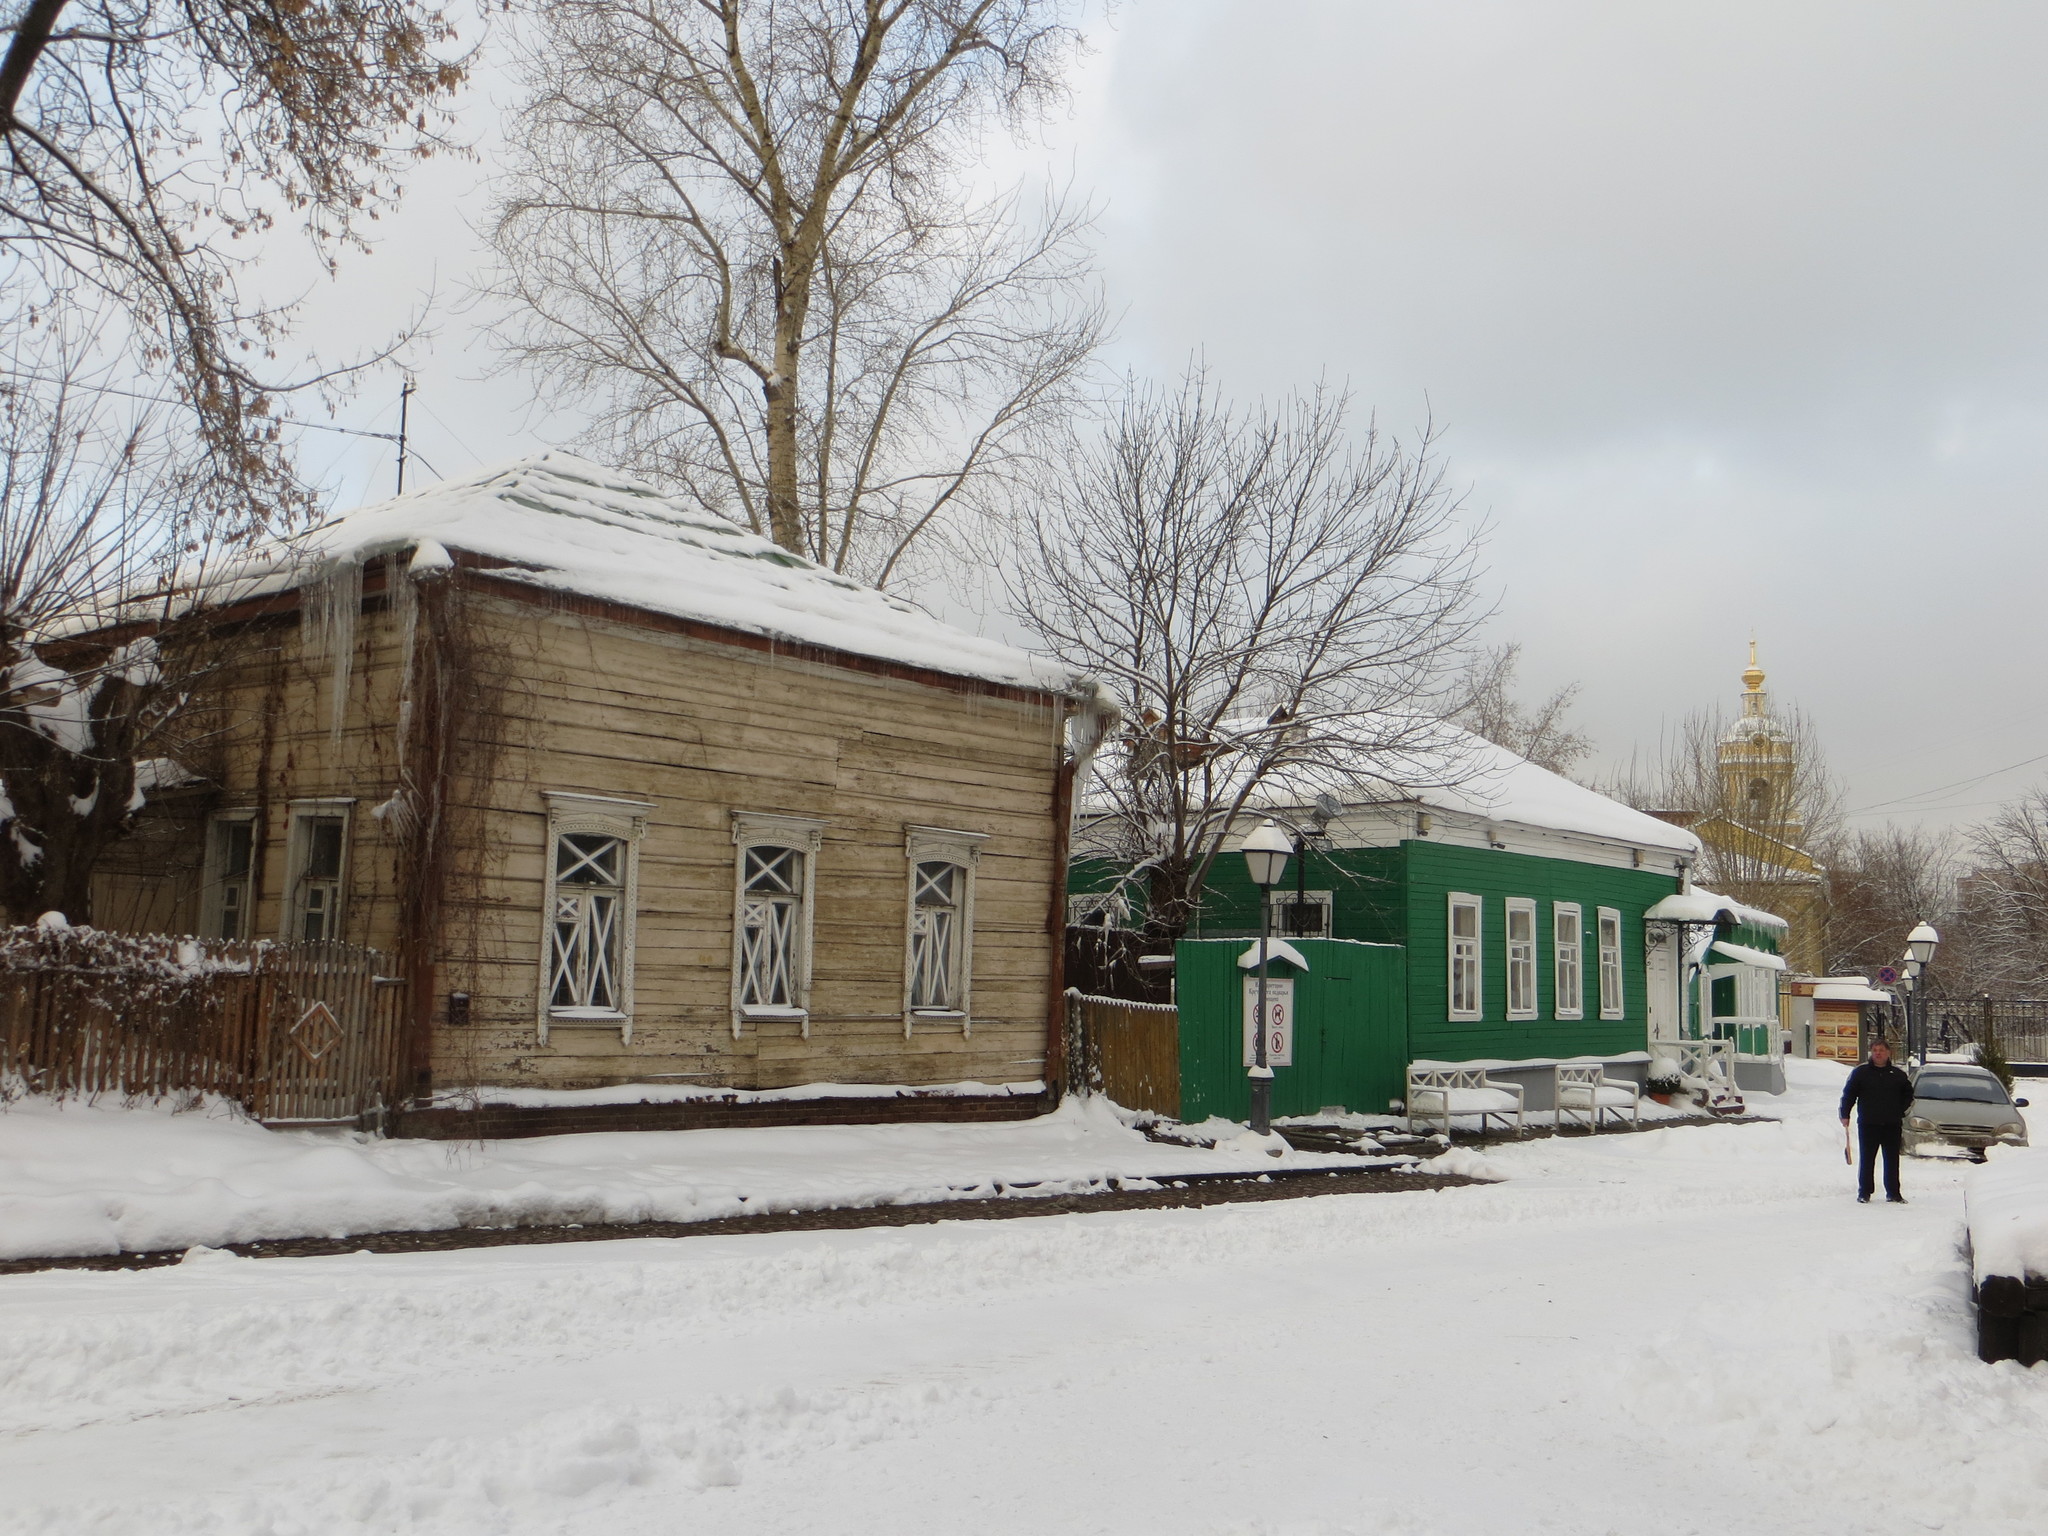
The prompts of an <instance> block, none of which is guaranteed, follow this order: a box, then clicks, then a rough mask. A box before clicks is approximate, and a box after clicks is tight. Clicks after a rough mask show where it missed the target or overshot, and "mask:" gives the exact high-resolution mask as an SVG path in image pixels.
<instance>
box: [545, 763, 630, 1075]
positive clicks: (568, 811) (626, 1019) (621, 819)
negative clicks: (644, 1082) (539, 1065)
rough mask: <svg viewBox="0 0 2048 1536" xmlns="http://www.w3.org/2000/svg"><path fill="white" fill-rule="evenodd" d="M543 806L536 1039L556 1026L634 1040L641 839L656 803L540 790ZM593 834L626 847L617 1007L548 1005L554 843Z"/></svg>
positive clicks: (627, 1042) (552, 939)
mask: <svg viewBox="0 0 2048 1536" xmlns="http://www.w3.org/2000/svg"><path fill="white" fill-rule="evenodd" d="M540 794H541V799H542V800H543V801H544V802H545V803H546V805H547V811H548V820H547V840H546V842H544V843H543V844H542V845H541V882H542V883H541V902H540V963H539V966H538V967H537V969H538V972H539V979H538V982H537V984H536V986H535V989H534V992H535V1002H536V1004H537V1014H538V1018H537V1027H538V1033H539V1035H540V1043H541V1044H542V1045H546V1044H547V1043H548V1035H549V1032H550V1031H551V1030H556V1029H616V1030H617V1031H618V1032H619V1043H620V1044H621V1045H631V1044H632V1043H633V951H634V949H635V947H636V946H635V940H636V938H637V937H638V930H639V917H640V843H641V840H642V839H643V838H644V837H645V836H646V835H647V818H648V816H649V815H650V814H651V813H652V812H653V810H654V806H653V805H652V804H651V803H649V802H648V801H645V800H617V799H612V798H610V797H608V796H604V795H584V794H576V793H573V792H571V791H569V790H560V789H544V790H542V791H541V792H540ZM574 832H586V833H595V834H597V835H599V836H602V837H616V838H618V839H620V840H621V841H622V842H623V843H624V844H625V845H626V847H625V851H626V868H625V889H624V892H623V894H622V896H621V898H620V904H621V906H622V907H623V908H624V910H623V912H622V913H621V914H620V920H621V922H622V924H623V926H622V927H621V928H620V930H619V1003H620V1006H619V1008H618V1009H617V1010H616V1011H613V1010H609V1009H598V1008H550V1007H549V1006H548V982H549V972H550V971H551V970H552V969H553V961H554V943H555V862H556V861H555V844H556V842H557V841H558V840H559V839H560V838H561V837H562V836H563V835H564V834H566V833H574Z"/></svg>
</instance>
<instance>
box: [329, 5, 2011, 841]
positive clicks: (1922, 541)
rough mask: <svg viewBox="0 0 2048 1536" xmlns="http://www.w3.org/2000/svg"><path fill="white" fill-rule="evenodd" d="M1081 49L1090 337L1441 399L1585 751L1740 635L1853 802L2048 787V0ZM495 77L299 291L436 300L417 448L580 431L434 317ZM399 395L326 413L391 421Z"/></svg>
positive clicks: (1943, 820) (1515, 18) (1672, 691)
mask: <svg viewBox="0 0 2048 1536" xmlns="http://www.w3.org/2000/svg"><path fill="white" fill-rule="evenodd" d="M1090 38H1091V42H1092V44H1093V48H1094V52H1093V54H1092V56H1091V57H1090V58H1089V59H1088V60H1087V61H1086V63H1085V64H1084V66H1083V67H1082V69H1081V72H1080V74H1079V75H1078V76H1077V79H1076V94H1075V99H1074V103H1073V109H1072V112H1071V113H1070V114H1069V115H1068V116H1067V117H1065V118H1064V119H1062V120H1061V121H1059V122H1057V123H1055V124H1053V125H1051V127H1050V128H1049V129H1048V130H1047V132H1046V134H1045V142H1044V143H1043V144H1042V145H1039V144H1034V145H1031V146H1025V147H1004V148H1002V149H1001V151H1000V153H999V155H998V157H997V167H996V171H997V174H999V175H1003V176H1013V175H1016V176H1033V175H1040V174H1044V173H1045V171H1046V169H1047V168H1051V169H1052V170H1053V172H1054V173H1055V174H1059V175H1067V174H1071V175H1072V176H1073V178H1074V180H1075V182H1076V184H1077V185H1078V187H1079V188H1080V189H1081V190H1083V191H1085V192H1087V193H1089V194H1090V195H1092V196H1093V197H1094V199H1095V200H1096V202H1097V203H1098V204H1099V205H1100V207H1101V210H1102V215H1101V221H1100V259H1101V265H1102V274H1103V279H1104V282H1105V285H1106V288H1107V291H1108V294H1109V297H1110V300H1111V303H1112V305H1113V307H1114V308H1115V309H1116V310H1117V312H1118V314H1119V317H1120V318H1119V326H1118V334H1117V339H1116V342H1115V344H1114V348H1113V351H1112V354H1111V357H1110V359H1109V361H1110V362H1111V364H1112V365H1113V366H1115V367H1117V368H1125V367H1128V368H1134V369H1137V370H1138V371H1140V372H1146V373H1153V374H1159V375H1171V374H1173V373H1174V372H1176V371H1177V370H1178V369H1180V368H1181V367H1183V366H1184V365H1185V364H1186V362H1187V360H1188V358H1189V357H1190V356H1191V355H1193V354H1196V353H1199V354H1201V355H1203V356H1204V357H1206V359H1207V361H1208V362H1209V364H1210V366H1211V368H1212V369H1213V371H1214V372H1215V374H1216V375H1217V377H1218V380H1219V382H1221V383H1222V384H1223V385H1224V386H1225V387H1227V388H1228V389H1230V390H1232V391H1234V392H1236V393H1238V394H1241V395H1246V396H1252V395H1258V394H1262V393H1272V392H1276V391H1279V390H1284V389H1287V388H1291V387H1294V386H1297V385H1301V384H1306V383H1311V382H1313V381H1314V380H1316V379H1317V378H1319V377H1327V378H1329V379H1331V380H1333V381H1340V382H1348V383H1349V384H1350V385H1351V386H1352V388H1353V389H1354V390H1355V391H1356V393H1357V395H1358V397H1359V400H1360V402H1361V404H1362V405H1363V406H1366V407H1369V408H1372V409H1375V410H1377V412H1378V414H1379V417H1380V420H1381V421H1382V423H1383V424H1385V425H1388V426H1393V427H1400V428H1408V427H1411V426H1413V425H1414V424H1415V423H1417V422H1419V421H1420V420H1421V418H1422V417H1423V415H1424V413H1425V412H1426V411H1428V412H1433V413H1434V415H1435V418H1436V420H1437V421H1438V423H1439V424H1440V425H1441V426H1443V427H1445V428H1446V429H1447V436H1446V440H1445V441H1446V448H1447V452H1448V455H1449V459H1450V463H1451V466H1452V470H1453V473H1454V476H1455V478H1456V479H1457V480H1458V481H1459V482H1460V483H1462V484H1464V485H1465V486H1467V487H1469V496H1468V506H1469V507H1470V509H1471V511H1472V513H1473V515H1474V517H1475V518H1481V519H1484V520H1485V521H1486V522H1487V523H1488V524H1489V525H1490V528H1491V537H1490V543H1489V546H1488V557H1487V564H1488V567H1489V581H1490V582H1491V583H1492V584H1493V588H1494V590H1495V591H1496V592H1497V594H1498V598H1499V604H1500V616H1499V619H1498V621H1497V623H1496V625H1495V635H1496V637H1497V638H1499V639H1504V640H1505V639H1513V640H1519V641H1521V642H1522V643H1523V645H1524V647H1525V653H1524V683H1525V685H1526V687H1527V689H1528V691H1530V692H1531V693H1535V692H1540V691H1546V690H1547V689H1548V688H1550V687H1554V686H1556V685H1558V684H1561V683H1566V682H1572V681H1577V682H1579V683H1580V684H1581V685H1582V687H1583V692H1582V694H1581V696H1580V704H1579V708H1578V717H1577V718H1578V723H1579V724H1580V726H1581V727H1582V728H1583V729H1585V730H1586V731H1587V732H1589V733H1590V734H1591V735H1592V736H1593V737H1594V739H1595V740H1596V741H1597V742H1598V744H1599V746H1600V749H1601V755H1602V760H1603V762H1607V763H1612V762H1615V761H1619V760H1624V759H1626V758H1627V757H1628V756H1629V754H1630V753H1631V751H1633V750H1637V749H1641V750H1643V751H1645V752H1654V750H1655V748H1656V744H1657V741H1658V738H1659V734H1660V731H1661V730H1662V729H1664V728H1665V727H1666V726H1667V725H1669V724H1671V723H1673V722H1675V721H1676V720H1677V719H1678V718H1679V717H1681V716H1683V715H1684V714H1685V713H1686V712H1688V711H1689V710H1692V709H1695V708H1699V707H1702V706H1706V705H1711V704H1713V703H1716V702H1722V703H1725V704H1727V705H1729V706H1730V707H1732V705H1733V700H1734V695H1735V694H1736V692H1737V691H1738V690H1739V687H1740V684H1739V683H1738V681H1737V674H1738V673H1739V672H1740V670H1741V668H1742V666H1743V663H1744V660H1745V652H1746V645H1747V641H1748V639H1749V637H1750V635H1751V634H1752V633H1754V634H1755V636H1756V637H1757V639H1758V641H1759V643H1760V646H1761V649H1762V659H1763V661H1764V664H1765V666H1766V667H1767V668H1768V670H1769V673H1770V686H1771V689H1772V691H1773V693H1774V694H1775V695H1776V696H1777V698H1778V699H1780V700H1782V701H1787V702H1796V703H1797V704H1799V705H1800V706H1802V707H1803V708H1805V709H1806V710H1807V711H1808V713H1809V714H1810V715H1811V716H1812V717H1813V719H1814V720H1815V722H1816V723H1817V725H1818V726H1819V728H1820V731H1821V734H1822V737H1823V739H1824V741H1825V742H1826V744H1827V748H1828V751H1829V754H1830V757H1831V760H1832V761H1833V763H1834V765H1835V767H1836V768H1837V769H1838V771H1839V772H1840V773H1841V774H1842V775H1843V776H1844V777H1845V778H1846V779H1847V781H1848V784H1849V791H1850V798H1849V804H1850V805H1851V806H1852V807H1855V808H1863V807H1872V808H1874V809H1873V810H1872V811H1871V812H1870V813H1869V814H1867V815H1865V816H1863V817H1861V818H1860V824H1865V825H1874V824H1877V823H1878V822H1881V821H1882V820H1883V819H1884V818H1885V817H1887V816H1896V817H1897V818H1898V819H1900V820H1904V821H1923V820H1924V821H1926V822H1928V823H1930V824H1934V825H1947V824H1950V823H1962V822H1967V821H1970V820H1974V819H1976V818H1977V817H1979V816H1981V815H1982V814H1984V812H1985V811H1986V810H1987V809H1988V808H1989V807H1990V806H1991V805H1993V804H1995V803H1996V802H1998V801H1999V800H2001V799H2003V798H2007V797H2009V796H2011V795H2014V794H2017V793H2019V792H2021V791H2023V790H2025V789H2026V788H2028V787H2029V786H2030V785H2031V784H2032V783H2034V782H2036V780H2037V779H2039V778H2048V761H2043V762H2037V763H2032V764H2030V765H2029V766H2026V767H2017V768H2010V769H2009V765H2015V764H2019V763H2021V762H2022V760H2025V759H2032V758H2035V757H2036V756H2038V755H2042V754H2048V721H2044V719H2043V712H2042V703H2043V692H2044V682H2043V677H2042V668H2043V661H2044V658H2043V654H2042V651H2043V647H2042V635H2043V621H2044V610H2048V581H2044V576H2048V525H2044V519H2043V517H2042V515H2041V512H2042V509H2043V507H2044V505H2048V346H2044V342H2048V334H2044V333H2048V88H2044V86H2043V82H2044V80H2048V6H2043V5H2041V4H2039V3H2038V0H2035V3H2011V4H1997V3H1988V0H1972V3H1971V4H1969V5H1966V6H1958V5H1940V4H1933V3H1919V4H1904V3H1889V0H1840V3H1830V0H1794V3H1790V4H1788V3H1786V0H1773V3H1755V4H1744V3H1737V0H1719V3H1717V4H1715V5H1711V6H1708V5H1701V4H1699V3H1697V0H1685V3H1669V4H1666V3H1658V0H1603V3H1588V4H1558V3H1548V0H1499V3H1490V4H1489V3H1478V0H1472V3H1461V0H1398V3H1397V0H1386V3H1375V0H1123V3H1122V4H1121V5H1119V7H1118V8H1117V10H1116V13H1115V15H1114V17H1113V18H1112V20H1111V21H1110V22H1109V23H1108V24H1103V23H1102V22H1100V21H1099V20H1098V21H1097V22H1095V23H1094V24H1092V25H1091V27H1090ZM502 91H503V87H502V86H500V85H499V84H497V83H496V81H495V78H494V77H492V76H489V75H487V76H486V77H485V79H484V81H483V84H482V88H481V89H480V91H479V92H478V93H477V94H476V95H474V96H473V97H472V98H471V102H470V111H471V121H470V132H471V133H472V135H473V136H475V137H477V138H478V140H479V142H480V144H481V147H482V150H483V158H482V159H481V160H480V161H479V162H475V163H460V164H458V163H456V162H453V161H439V162H435V163H433V164H432V165H430V166H429V167H428V168H427V170H426V173H425V174H424V175H422V176H421V177H420V178H419V179H418V181H417V183H416V186H415V193H414V196H413V197H412V198H411V199H410V201H409V205H408V207H407V209H406V210H405V211H404V212H403V213H401V214H400V215H399V217H398V218H397V219H396V220H393V221H390V222H388V223H387V224H386V226H385V230H386V234H385V238H384V242H383V245H382V247H381V248H380V250H379V251H378V253H377V254H376V255H375V256H373V257H371V258H368V259H367V260H362V261H358V262H356V263H355V264H354V265H353V266H352V267H351V269H350V270H349V271H348V272H347V273H346V274H345V275H344V278H343V279H342V280H341V282H340V283H339V284H338V285H336V286H333V287H325V286H323V287H318V288H315V289H313V290H312V291H311V293H310V295H309V299H308V310H307V314H306V327H305V332H306V335H307V336H308V338H309V339H310V340H312V341H314V342H316V343H318V344H321V345H326V346H333V345H336V344H339V343H342V342H351V343H353V342H360V341H366V340H369V339H371V338H372V337H373V336H374V335H376V334H377V333H378V332H379V331H380V329H381V330H388V329H389V328H390V327H391V326H393V325H395V324H397V323H398V322H399V321H400V320H401V319H402V317H403V315H404V313H405V312H406V310H407V309H408V308H409V307H410V306H412V305H413V304H415V303H416V302H417V301H418V298H419V296H420V295H421V294H423V293H424V292H426V291H427V290H428V289H429V288H434V289H436V290H437V291H438V292H439V294H440V296H441V302H440V304H439V305H438V307H437V310H436V322H435V323H436V326H437V334H436V336H435V337H434V338H433V340H432V341H431V343H429V344H427V345H425V346H423V347H422V348H421V349H420V350H419V351H418V352H417V354H416V357H415V361H416V364H417V369H418V374H419V377H420V381H421V383H422V386H423V391H424V392H423V394H422V395H421V396H420V397H419V399H418V406H417V408H416V414H415V416H414V420H413V427H414V430H415V432H416V433H417V442H418V446H419V447H420V448H421V449H422V450H423V452H424V453H425V455H426V457H427V458H428V460H429V461H431V463H432V464H433V467H434V468H435V469H437V470H439V471H440V472H442V473H445V474H454V473H459V472H461V471H462V470H464V469H466V468H468V467H470V466H472V465H474V464H475V463H477V462H479V461H490V460H494V459H499V458H505V457H510V456H512V455H514V454H517V453H522V452H526V451H530V450H532V449H534V448H537V447H541V446H546V445H549V444H552V443H555V442H559V441H565V440H567V439H568V438H570V437H572V436H573V435H574V432H575V429H576V425H577V423H576V421H575V418H574V414H573V411H571V410H567V409H562V410H553V411H548V410H540V409H534V408H530V407H528V405H527V394H526V391H525V388H524V385H523V383H522V382H521V381H520V380H519V379H518V377H517V376H516V375H512V374H510V373H509V372H507V371H506V370H505V369H504V368H503V366H502V365H501V364H499V362H498V361H497V360H496V358H495V357H494V356H493V355H492V354H491V352H490V351H489V349H488V347H487V346H485V345H483V344H482V343H481V342H480V341H479V340H478V339H477V337H476V336H475V334H474V331H475V325H476V322H477V316H476V315H474V314H473V313H466V312H462V311H460V310H459V309H458V308H457V307H455V306H453V305H452V304H451V303H450V302H449V301H450V300H451V299H453V298H454V297H455V296H456V295H458V294H459V292H460V285H461V280H462V279H463V278H464V277H466V276H468V275H470V274H471V273H472V272H473V271H474V270H475V269H476V267H477V265H478V263H479V262H480V261H481V260H482V256H481V253H480V247H479V244H478V242H477V241H476V240H475V239H474V238H473V236H472V235H471V234H470V233H469V231H468V228H467V225H466V220H467V219H470V218H473V217H475V216H476V215H477V214H478V213H479V212H480V211H481V209H482V207H483V206H484V201H485V198H484V193H483V190H482V185H483V183H484V182H485V180H486V179H487V176H488V171H489V159H490V145H491V137H490V135H491V132H492V128H493V123H494V117H495V109H496V107H497V106H498V105H501V104H502V103H501V102H497V101H494V97H497V96H500V95H502ZM396 389H397V381H396V377H395V376H394V377H392V378H391V379H390V381H389V382H388V384H386V383H374V382H373V383H372V384H370V385H369V386H368V388H367V389H366V392H365V393H364V394H363V395H362V396H361V397H360V398H359V399H358V400H357V401H356V402H355V403H354V404H353V405H352V406H351V407H349V408H347V409H346V410H345V411H344V412H343V413H342V414H341V415H339V416H337V417H336V418H335V419H336V420H337V421H339V422H344V423H346V424H349V425H352V426H356V427H362V428H370V429H375V430H386V431H388V430H390V429H391V427H392V425H393V424H394V422H395V419H396ZM306 447H307V459H308V467H309V468H312V469H316V470H319V471H321V472H322V473H324V474H326V476H327V477H328V484H329V487H330V489H331V491H332V493H333V494H334V496H335V498H336V500H337V503H338V504H339V505H343V506H346V505H350V504H353V503H354V502H356V501H359V500H362V499H364V498H365V497H368V496H371V495H384V494H388V492H389V489H390V460H389V455H388V452H387V451H386V450H385V449H384V445H382V444H377V443H367V442H363V441H360V440H352V439H347V438H343V437H339V436H334V435H332V434H314V435H310V436H309V437H308V438H307V440H306ZM2008 769H2009V771H2005V772H2002V773H1999V774H1998V775H1997V776H1995V777H1985V778H1981V779H1980V778H1979V776H1982V775H1987V774H1991V773H1992V772H1993V771H1994V770H2008ZM1965 780H1977V782H1971V783H1958V781H1965ZM1950 785H1956V787H1954V788H1947V787H1946V786H1950Z"/></svg>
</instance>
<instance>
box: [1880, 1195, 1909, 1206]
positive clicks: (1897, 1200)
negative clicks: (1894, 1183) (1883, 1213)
mask: <svg viewBox="0 0 2048 1536" xmlns="http://www.w3.org/2000/svg"><path fill="white" fill-rule="evenodd" d="M1884 1203H1885V1204H1886V1205H1904V1204H1905V1203H1906V1197H1905V1196H1904V1195H1886V1196H1885V1197H1884Z"/></svg>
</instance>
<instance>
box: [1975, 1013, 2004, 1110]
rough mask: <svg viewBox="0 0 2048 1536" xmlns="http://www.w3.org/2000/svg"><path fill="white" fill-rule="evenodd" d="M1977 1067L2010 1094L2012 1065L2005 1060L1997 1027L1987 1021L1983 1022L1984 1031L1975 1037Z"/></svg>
mask: <svg viewBox="0 0 2048 1536" xmlns="http://www.w3.org/2000/svg"><path fill="white" fill-rule="evenodd" d="M1977 1065H1978V1066H1980V1067H1982V1068H1984V1069H1985V1070H1986V1071H1987V1072H1990V1073H1991V1074H1993V1075H1994V1076H1995V1077H1997V1079H1998V1080H1999V1081H2000V1082H2001V1083H2003V1084H2005V1091H2006V1092H2007V1093H2011V1092H2012V1064H2011V1063H2010V1062H2008V1061H2007V1060H2006V1059H2005V1047H2004V1046H2003V1045H2001V1044H2000V1043H1999V1039H1998V1026H1997V1025H1996V1024H1994V1023H1992V1022H1991V1021H1990V1020H1989V1019H1986V1020H1985V1021H1984V1031H1983V1033H1982V1034H1981V1035H1979V1036H1978V1037H1977Z"/></svg>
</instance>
